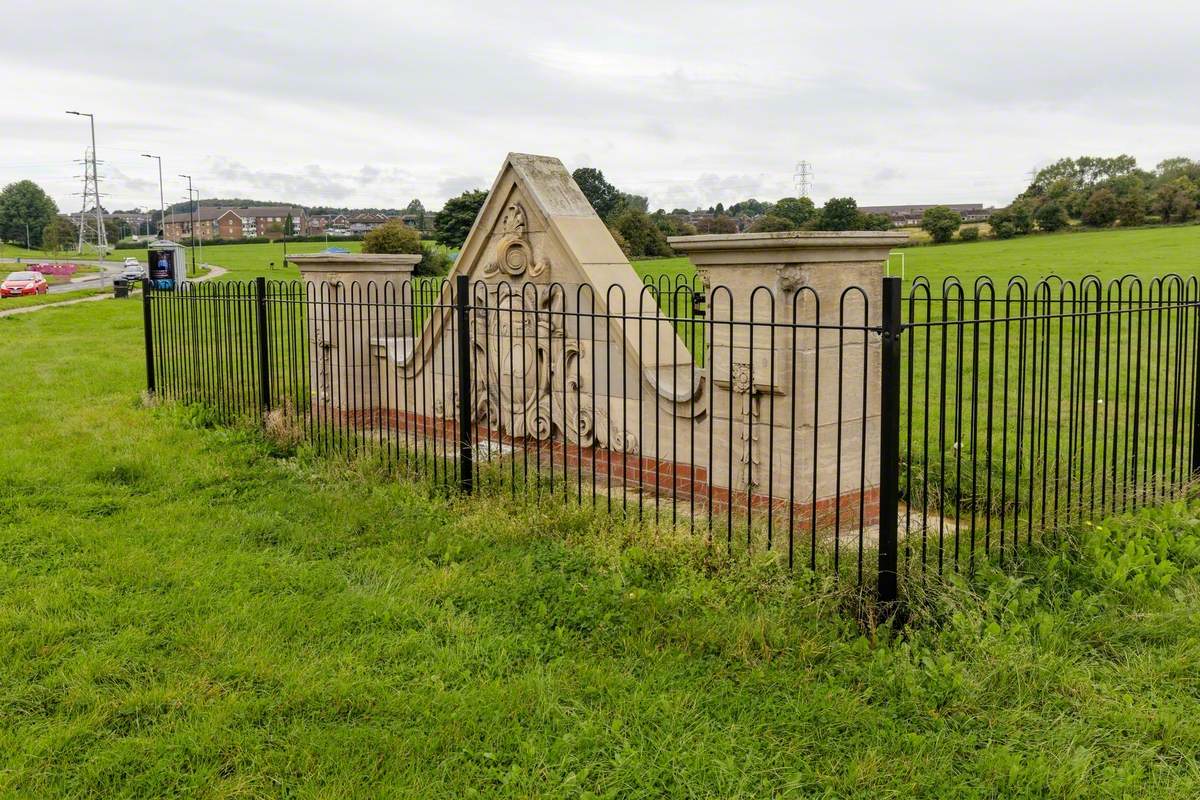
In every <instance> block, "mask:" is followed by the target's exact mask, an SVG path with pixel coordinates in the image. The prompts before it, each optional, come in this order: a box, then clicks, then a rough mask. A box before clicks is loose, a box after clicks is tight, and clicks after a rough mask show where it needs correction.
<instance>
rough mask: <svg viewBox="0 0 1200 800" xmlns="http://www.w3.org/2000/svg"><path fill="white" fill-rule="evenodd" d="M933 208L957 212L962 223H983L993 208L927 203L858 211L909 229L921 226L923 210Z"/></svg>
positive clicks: (965, 204)
mask: <svg viewBox="0 0 1200 800" xmlns="http://www.w3.org/2000/svg"><path fill="white" fill-rule="evenodd" d="M934 206H946V208H949V209H951V210H953V211H957V212H958V213H959V215H960V216H962V219H963V222H983V221H984V220H986V219H987V218H988V217H989V216H991V214H992V212H993V211H995V210H996V209H994V208H984V207H983V203H927V204H925V205H906V206H859V207H858V210H859V211H861V212H862V213H864V214H883V215H884V216H885V217H887V218H888V219H890V220H891V221H892V224H893V225H895V226H897V227H899V228H909V227H912V226H914V225H920V224H921V217H923V216H924V215H925V210H926V209H928V208H933V207H934Z"/></svg>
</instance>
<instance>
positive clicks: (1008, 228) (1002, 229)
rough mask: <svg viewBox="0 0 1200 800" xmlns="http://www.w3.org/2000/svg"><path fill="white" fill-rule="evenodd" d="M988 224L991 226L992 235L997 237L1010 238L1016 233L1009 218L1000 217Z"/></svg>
mask: <svg viewBox="0 0 1200 800" xmlns="http://www.w3.org/2000/svg"><path fill="white" fill-rule="evenodd" d="M993 216H994V215H993ZM989 224H990V225H991V226H992V235H993V236H995V237H996V238H997V239H1011V238H1013V237H1014V236H1016V235H1017V228H1016V226H1015V225H1013V224H1012V220H1011V219H1000V220H998V221H996V222H989Z"/></svg>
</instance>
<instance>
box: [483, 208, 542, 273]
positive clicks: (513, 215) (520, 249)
mask: <svg viewBox="0 0 1200 800" xmlns="http://www.w3.org/2000/svg"><path fill="white" fill-rule="evenodd" d="M548 268H549V265H548V264H547V263H546V261H545V260H544V259H541V260H538V259H535V258H534V253H533V246H532V245H531V244H530V241H529V235H528V232H527V231H526V220H525V208H524V207H523V206H522V205H521V204H520V203H517V202H512V203H509V204H508V207H507V208H505V209H504V214H503V215H502V216H501V217H500V238H499V240H498V241H497V242H496V245H495V248H494V249H493V252H492V260H491V261H489V262H488V263H487V265H486V266H484V268H483V277H484V278H494V277H496V276H498V275H499V276H503V277H505V278H520V277H522V276H525V277H529V278H537V277H539V276H541V275H542V274H543V273H544V272H546V270H547V269H548Z"/></svg>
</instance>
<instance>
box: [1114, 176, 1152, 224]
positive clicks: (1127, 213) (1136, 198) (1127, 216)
mask: <svg viewBox="0 0 1200 800" xmlns="http://www.w3.org/2000/svg"><path fill="white" fill-rule="evenodd" d="M1117 219H1119V220H1120V221H1121V225H1122V227H1129V226H1132V225H1141V224H1142V223H1143V222H1145V221H1146V192H1145V191H1143V190H1142V188H1141V187H1140V186H1139V187H1137V189H1134V190H1131V191H1128V192H1125V193H1124V194H1122V195H1120V196H1119V197H1118V198H1117Z"/></svg>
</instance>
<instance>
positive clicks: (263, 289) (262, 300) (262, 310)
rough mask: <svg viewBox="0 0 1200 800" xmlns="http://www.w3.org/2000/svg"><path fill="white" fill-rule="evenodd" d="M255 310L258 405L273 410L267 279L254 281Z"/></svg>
mask: <svg viewBox="0 0 1200 800" xmlns="http://www.w3.org/2000/svg"><path fill="white" fill-rule="evenodd" d="M254 309H255V312H256V314H257V317H258V403H259V406H260V407H261V409H262V411H264V412H266V411H270V410H271V345H270V338H269V337H270V335H271V333H270V331H269V330H267V279H266V278H262V277H259V278H255V279H254Z"/></svg>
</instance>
